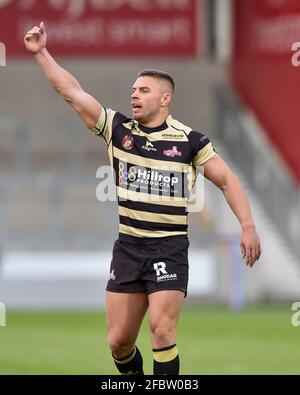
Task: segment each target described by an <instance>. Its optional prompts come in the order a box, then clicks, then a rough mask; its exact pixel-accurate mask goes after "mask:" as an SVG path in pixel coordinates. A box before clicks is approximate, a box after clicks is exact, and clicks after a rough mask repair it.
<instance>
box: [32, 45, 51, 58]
mask: <svg viewBox="0 0 300 395" xmlns="http://www.w3.org/2000/svg"><path fill="white" fill-rule="evenodd" d="M47 54H48V51H47V49H46V47H43V48H41V49H39V50H38V51H37V52H35V53H34V54H33V55H34V57H35V58H36V59H39V58H41V57H45V56H46V55H47Z"/></svg>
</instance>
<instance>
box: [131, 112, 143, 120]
mask: <svg viewBox="0 0 300 395" xmlns="http://www.w3.org/2000/svg"><path fill="white" fill-rule="evenodd" d="M132 118H133V119H134V120H136V121H138V122H141V121H142V120H143V117H142V116H141V115H137V114H132Z"/></svg>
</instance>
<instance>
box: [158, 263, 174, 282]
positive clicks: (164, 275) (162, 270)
mask: <svg viewBox="0 0 300 395" xmlns="http://www.w3.org/2000/svg"><path fill="white" fill-rule="evenodd" d="M153 267H154V270H155V271H156V277H157V279H156V280H157V282H160V281H168V280H177V274H176V273H173V274H168V272H167V270H166V267H167V265H166V264H165V262H157V263H153Z"/></svg>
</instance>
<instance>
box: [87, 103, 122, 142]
mask: <svg viewBox="0 0 300 395" xmlns="http://www.w3.org/2000/svg"><path fill="white" fill-rule="evenodd" d="M115 114H116V111H113V110H111V109H110V108H109V109H106V108H105V107H102V111H101V114H100V117H99V119H98V121H97V123H96V126H95V127H94V128H92V129H91V131H92V132H93V133H94V134H95V135H97V136H102V137H103V138H104V140H105V141H106V144H107V145H109V143H110V141H111V137H112V129H113V119H114V116H115Z"/></svg>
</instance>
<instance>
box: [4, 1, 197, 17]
mask: <svg viewBox="0 0 300 395" xmlns="http://www.w3.org/2000/svg"><path fill="white" fill-rule="evenodd" d="M12 1H13V0H0V8H4V7H6V6H7V5H9V4H10V3H12ZM47 2H48V6H49V7H50V8H53V9H54V10H57V11H60V12H61V11H64V12H65V14H66V15H67V16H68V17H70V18H78V17H81V16H82V15H83V14H84V13H85V11H86V9H87V8H91V9H92V10H94V11H115V10H118V9H120V8H121V7H124V6H127V7H131V8H132V9H133V10H135V11H142V12H148V11H153V10H155V9H157V10H158V11H159V10H170V9H173V10H174V9H178V10H181V11H183V10H185V9H187V8H188V7H189V6H190V4H191V0H109V1H108V0H88V1H86V0H76V1H75V0H47ZM36 4H37V1H36V0H19V1H18V2H17V5H18V6H19V8H20V9H21V10H23V11H24V10H28V11H30V10H32V9H34V6H35V5H36Z"/></svg>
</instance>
